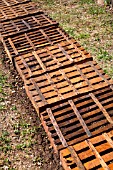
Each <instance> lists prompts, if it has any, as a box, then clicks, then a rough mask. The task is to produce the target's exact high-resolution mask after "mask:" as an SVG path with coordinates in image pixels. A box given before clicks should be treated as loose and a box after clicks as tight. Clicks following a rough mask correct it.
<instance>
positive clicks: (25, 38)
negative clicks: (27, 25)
mask: <svg viewBox="0 0 113 170" xmlns="http://www.w3.org/2000/svg"><path fill="white" fill-rule="evenodd" d="M65 40H66V39H65V37H63V36H62V34H61V33H60V32H59V30H58V29H57V28H56V26H55V25H53V26H49V27H48V28H44V29H36V30H34V31H33V32H32V31H31V30H29V32H27V33H22V34H20V35H17V36H14V37H10V38H8V39H7V38H1V41H2V43H3V45H4V47H6V48H7V50H6V52H7V54H8V56H9V57H10V59H11V56H12V58H13V57H15V55H18V54H20V55H22V54H25V53H28V51H29V52H30V51H33V50H37V49H42V48H45V47H46V46H51V45H53V44H57V43H59V42H62V41H65ZM9 54H10V55H9Z"/></svg>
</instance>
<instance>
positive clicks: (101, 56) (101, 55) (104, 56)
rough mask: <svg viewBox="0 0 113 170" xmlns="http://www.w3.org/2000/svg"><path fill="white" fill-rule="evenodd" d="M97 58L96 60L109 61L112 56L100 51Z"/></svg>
mask: <svg viewBox="0 0 113 170" xmlns="http://www.w3.org/2000/svg"><path fill="white" fill-rule="evenodd" d="M97 58H98V60H104V61H107V60H108V61H110V60H111V59H112V56H111V55H110V54H109V53H108V52H107V51H105V50H102V49H100V50H99V54H98V55H97Z"/></svg>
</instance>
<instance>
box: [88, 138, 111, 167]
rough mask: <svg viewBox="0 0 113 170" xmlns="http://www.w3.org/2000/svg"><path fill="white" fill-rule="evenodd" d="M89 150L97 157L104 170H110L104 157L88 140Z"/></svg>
mask: <svg viewBox="0 0 113 170" xmlns="http://www.w3.org/2000/svg"><path fill="white" fill-rule="evenodd" d="M86 142H87V144H88V146H89V148H90V149H91V150H92V152H93V153H94V155H95V156H96V158H97V159H98V161H99V162H100V164H101V165H102V167H103V168H104V170H110V169H109V167H108V165H107V164H106V163H105V162H104V160H103V159H102V157H101V156H100V154H99V153H98V152H97V150H96V149H95V147H94V146H93V144H92V143H91V142H90V140H89V139H87V140H86Z"/></svg>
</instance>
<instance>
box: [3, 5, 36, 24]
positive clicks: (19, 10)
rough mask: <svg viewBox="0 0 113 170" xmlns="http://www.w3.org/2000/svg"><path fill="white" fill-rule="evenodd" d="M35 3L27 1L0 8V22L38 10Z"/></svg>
mask: <svg viewBox="0 0 113 170" xmlns="http://www.w3.org/2000/svg"><path fill="white" fill-rule="evenodd" d="M38 11H39V10H38V9H37V5H36V3H33V2H28V3H24V4H20V5H16V6H11V7H10V6H7V7H4V8H2V9H0V22H5V21H9V22H10V20H11V19H12V20H13V19H15V18H21V17H23V16H27V15H30V14H33V13H36V12H38Z"/></svg>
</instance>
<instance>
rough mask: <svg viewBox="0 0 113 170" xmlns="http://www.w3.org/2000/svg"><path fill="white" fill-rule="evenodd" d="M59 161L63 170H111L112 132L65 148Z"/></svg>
mask: <svg viewBox="0 0 113 170" xmlns="http://www.w3.org/2000/svg"><path fill="white" fill-rule="evenodd" d="M60 159H61V163H62V165H63V167H64V169H65V170H68V169H69V170H89V169H90V170H94V169H98V170H107V169H109V170H112V169H113V131H110V132H108V133H104V134H102V135H99V136H97V137H94V138H91V139H88V140H85V141H83V142H81V143H79V144H76V145H73V146H71V147H67V148H66V149H64V150H62V151H60Z"/></svg>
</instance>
